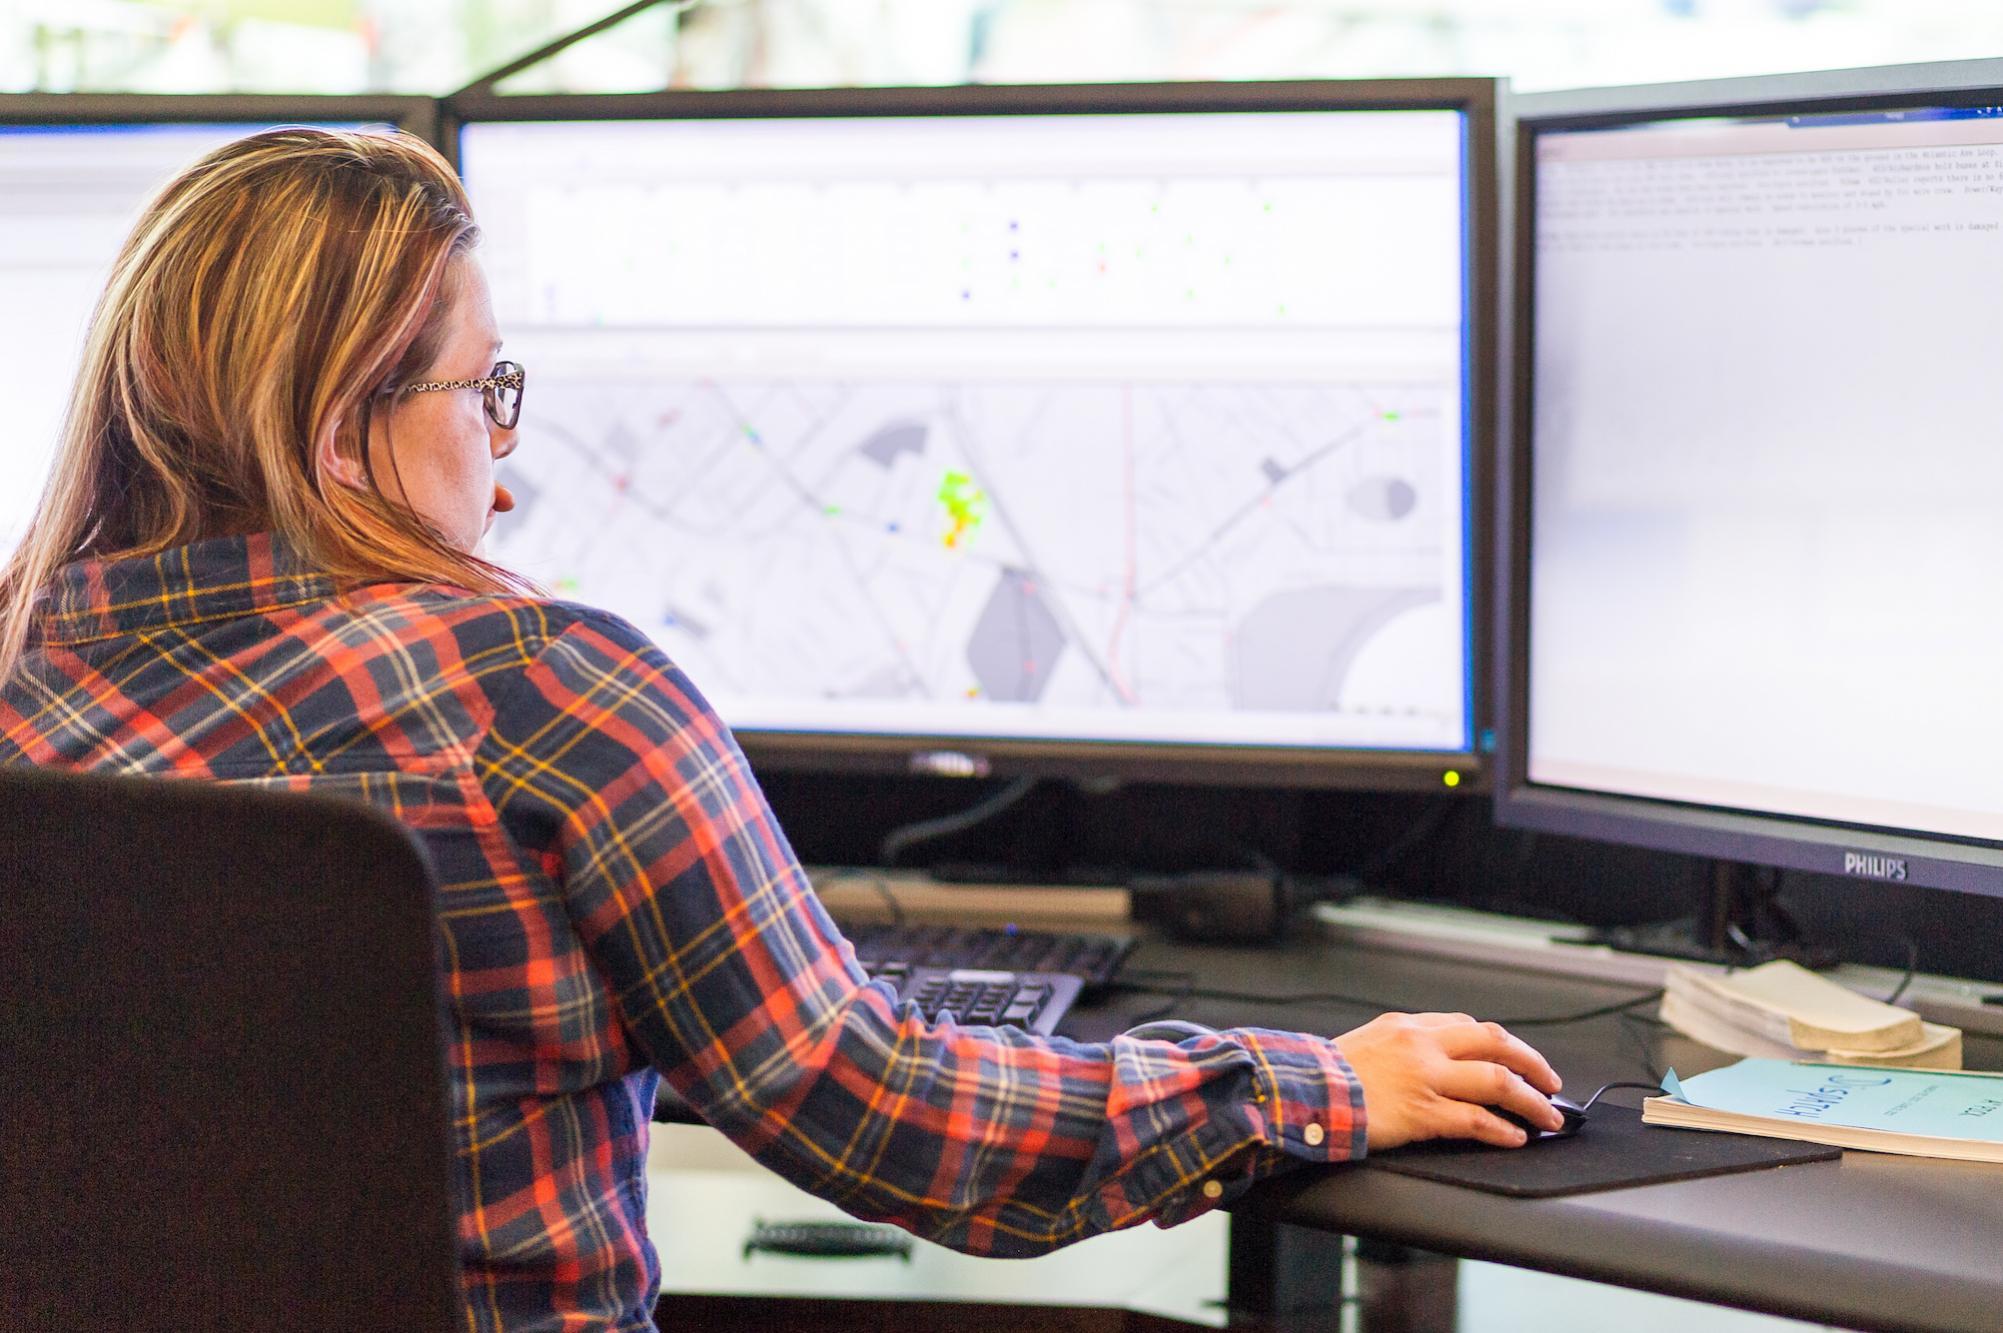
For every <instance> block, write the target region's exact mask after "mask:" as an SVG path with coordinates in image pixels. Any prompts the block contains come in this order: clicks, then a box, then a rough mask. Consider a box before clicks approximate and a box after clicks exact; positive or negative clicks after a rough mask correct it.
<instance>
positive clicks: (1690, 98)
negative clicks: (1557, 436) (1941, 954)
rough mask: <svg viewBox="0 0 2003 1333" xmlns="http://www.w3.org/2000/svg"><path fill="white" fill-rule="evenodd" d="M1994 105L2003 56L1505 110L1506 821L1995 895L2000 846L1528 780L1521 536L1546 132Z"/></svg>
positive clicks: (1502, 804) (1667, 87)
mask: <svg viewBox="0 0 2003 1333" xmlns="http://www.w3.org/2000/svg"><path fill="white" fill-rule="evenodd" d="M1997 104H2003V60H1981V61H1950V62H1938V63H1932V64H1922V65H1898V66H1881V67H1876V68H1869V69H1855V70H1837V71H1828V72H1820V73H1810V74H1790V75H1775V76H1762V77H1757V78H1743V79H1719V80H1709V81H1704V82H1693V83H1673V84H1656V85H1644V86H1635V87H1623V88H1597V89H1579V90H1567V91H1564V92H1555V93H1543V94H1536V95H1519V96H1515V97H1512V98H1510V99H1509V103H1508V105H1507V107H1506V109H1505V114H1506V115H1507V118H1508V121H1509V124H1510V130H1509V131H1508V133H1509V135H1510V137H1511V140H1512V142H1511V144H1510V145H1509V147H1508V150H1507V159H1508V163H1509V167H1510V182H1509V183H1510V186H1511V192H1512V195H1513V199H1512V201H1511V204H1510V207H1509V210H1508V218H1507V221H1506V223H1505V226H1506V228H1507V231H1508V236H1507V239H1506V241H1505V249H1506V251H1507V253H1508V254H1509V255H1510V260H1511V262H1510V269H1509V282H1508V287H1507V294H1506V297H1505V300H1506V304H1507V315H1506V323H1507V327H1508V339H1507V343H1506V352H1507V356H1508V365H1507V366H1506V368H1505V370H1504V372H1503V379H1504V383H1505V392H1506V394H1507V403H1506V409H1505V411H1504V413H1503V416H1502V419H1501V422H1500V441H1499V443H1500V447H1501V462H1500V465H1499V466H1498V467H1497V469H1496V472H1497V491H1498V505H1499V508H1498V510H1497V527H1496V544H1497V549H1496V556H1495V565H1494V567H1495V570H1496V577H1497V580H1498V583H1497V587H1496V590H1495V596H1494V605H1495V606H1497V607H1498V608H1500V610H1501V614H1500V615H1498V616H1497V618H1496V621H1495V628H1496V633H1497V635H1498V642H1497V644H1496V648H1495V653H1494V661H1495V662H1496V663H1497V664H1498V667H1499V673H1500V674H1499V679H1498V681H1497V683H1496V687H1495V700H1496V707H1497V737H1498V746H1497V754H1496V757H1495V764H1494V786H1495V793H1494V794H1495V816H1496V820H1497V822H1498V823H1499V824H1501V825H1503V826H1505V827H1510V828H1517V829H1523V830H1527V831H1532V832H1541V833H1556V834H1564V835H1569V836H1572V837H1579V838H1588V839H1593V840H1596V841H1600V842H1609V843H1620V844H1625V845H1629V846H1634V847H1641V848H1646V849H1650V850H1654V851H1664V852H1678V853H1683V854H1687V855H1692V856H1701V857H1709V858H1712V859H1715V860H1720V861H1733V862H1741V863H1746V864H1752V865H1761V866H1771V867H1775V868H1778V869H1783V870H1800V871H1808V872H1812V873H1818V874H1826V875H1834V876H1839V877H1843V878H1849V879H1856V880H1860V881H1863V882H1890V883H1902V884H1911V885H1915V886H1919V887H1925V888H1936V889H1951V890H1956V891H1960V892H1964V893H1975V894H1983V895H1989V896H2003V844H1996V843H1990V842H1984V841H1982V840H1979V839H1970V838H1960V837H1953V836H1949V835H1945V834H1931V833H1920V832H1912V831H1900V830H1896V829H1886V828H1876V827H1866V826H1859V825H1852V824H1847V823H1839V822H1835V821H1830V820H1816V819H1810V818H1805V817H1799V816H1792V815H1781V814H1772V813H1761V812H1756V811H1746V810H1739V809H1734V808H1727V807H1719V806H1704V805H1697V804H1692V803H1688V802H1679V801H1670V800H1660V799H1654V798H1649V797H1640V796H1628V795H1618V794H1613V793H1604V792H1594V791H1589V790H1584V789H1580V788H1571V787H1561V786H1556V785H1551V784H1543V783H1535V782H1532V781H1531V780H1530V778H1529V772H1528V769H1529V666H1530V641H1529V621H1530V547H1531V541H1532V531H1531V528H1532V518H1533V515H1532V491H1531V486H1530V473H1531V467H1532V462H1533V459H1532V455H1533V452H1534V448H1535V440H1534V432H1533V413H1532V410H1531V405H1532V401H1533V399H1532V395H1533V393H1534V388H1535V375H1534V370H1535V347H1536V343H1535V334H1536V328H1535V309H1534V305H1535V303H1534V300H1533V295H1534V292H1535V285H1534V284H1535V278H1536V269H1535V262H1536V253H1535V251H1536V246H1535V241H1536V229H1535V210H1536V203H1537V198H1536V150H1537V140H1538V136H1539V135H1541V134H1543V133H1545V132H1547V131H1564V130H1580V129H1603V128H1613V127H1618V126H1623V125H1630V124H1637V123H1646V122H1650V121H1657V120H1663V119H1670V118H1679V117H1713V116H1715V117H1735V116H1773V115H1787V114H1814V113H1817V112H1835V111H1846V110H1856V111H1872V110H1889V109H1895V108H1898V107H1901V106H1916V105H1938V106H1953V105H1969V106H1979V105H1997Z"/></svg>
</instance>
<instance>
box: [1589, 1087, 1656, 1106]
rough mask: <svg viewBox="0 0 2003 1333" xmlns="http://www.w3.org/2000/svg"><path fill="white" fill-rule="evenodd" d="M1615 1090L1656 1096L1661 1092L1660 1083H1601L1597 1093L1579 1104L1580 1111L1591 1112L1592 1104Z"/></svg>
mask: <svg viewBox="0 0 2003 1333" xmlns="http://www.w3.org/2000/svg"><path fill="white" fill-rule="evenodd" d="M1615 1088H1639V1089H1641V1090H1642V1091H1643V1092H1653V1093H1655V1094H1657V1095H1658V1096H1659V1095H1661V1093H1662V1092H1663V1087H1662V1085H1661V1084H1660V1083H1603V1084H1601V1085H1600V1090H1599V1091H1598V1092H1596V1093H1594V1094H1593V1095H1592V1096H1590V1097H1588V1098H1586V1100H1584V1101H1583V1102H1580V1103H1579V1109H1580V1110H1581V1111H1590V1110H1592V1109H1593V1103H1595V1102H1597V1101H1598V1100H1599V1099H1600V1098H1602V1097H1604V1096H1606V1095H1607V1094H1608V1093H1610V1092H1612V1091H1613V1090H1614V1089H1615Z"/></svg>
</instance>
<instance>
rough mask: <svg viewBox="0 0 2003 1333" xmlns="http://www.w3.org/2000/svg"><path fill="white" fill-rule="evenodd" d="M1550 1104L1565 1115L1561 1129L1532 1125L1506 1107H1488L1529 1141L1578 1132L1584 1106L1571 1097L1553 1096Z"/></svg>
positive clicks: (1568, 1135)
mask: <svg viewBox="0 0 2003 1333" xmlns="http://www.w3.org/2000/svg"><path fill="white" fill-rule="evenodd" d="M1551 1105H1552V1106H1553V1107H1555V1108H1557V1111H1558V1114H1559V1115H1561V1116H1564V1117H1565V1124H1564V1127H1563V1128H1562V1129H1545V1128H1544V1127H1543V1126H1542V1125H1533V1124H1531V1123H1530V1122H1529V1121H1528V1120H1525V1119H1524V1118H1523V1117H1522V1116H1520V1115H1518V1114H1516V1112H1514V1111H1511V1110H1509V1109H1507V1108H1506V1107H1501V1106H1491V1107H1490V1108H1489V1109H1490V1110H1491V1111H1494V1112H1495V1113H1496V1114H1497V1115H1499V1116H1501V1117H1502V1118H1503V1119H1504V1120H1507V1121H1508V1122H1509V1123H1510V1124H1512V1125H1514V1126H1516V1127H1517V1128H1518V1129H1520V1130H1522V1131H1523V1132H1525V1133H1526V1134H1528V1135H1529V1136H1530V1142H1531V1143H1541V1142H1543V1141H1544V1140H1546V1139H1569V1138H1571V1137H1572V1136H1573V1135H1574V1134H1576V1133H1578V1132H1579V1127H1580V1126H1581V1125H1583V1124H1585V1123H1586V1108H1585V1107H1583V1106H1581V1105H1579V1104H1578V1103H1577V1102H1575V1101H1573V1100H1572V1099H1571V1098H1569V1097H1553V1098H1552V1099H1551Z"/></svg>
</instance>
